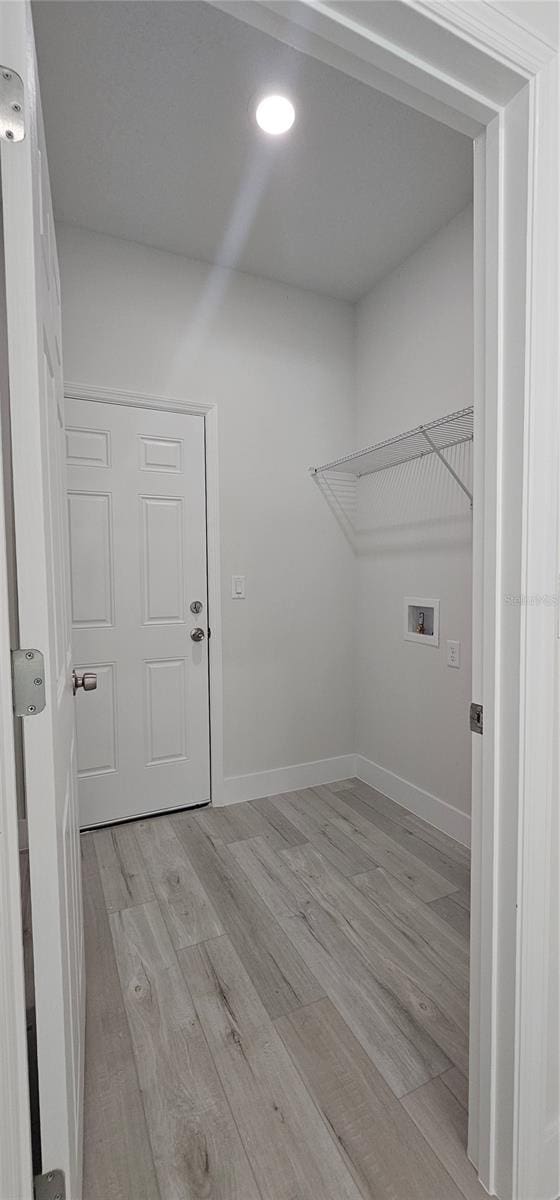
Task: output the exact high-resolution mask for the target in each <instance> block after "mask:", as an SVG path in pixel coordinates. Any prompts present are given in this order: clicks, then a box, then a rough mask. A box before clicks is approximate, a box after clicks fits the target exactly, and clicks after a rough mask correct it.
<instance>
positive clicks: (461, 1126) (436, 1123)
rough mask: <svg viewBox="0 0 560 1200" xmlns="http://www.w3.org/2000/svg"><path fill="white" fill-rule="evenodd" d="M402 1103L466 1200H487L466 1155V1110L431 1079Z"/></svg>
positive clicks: (438, 1081)
mask: <svg viewBox="0 0 560 1200" xmlns="http://www.w3.org/2000/svg"><path fill="white" fill-rule="evenodd" d="M401 1103H402V1104H403V1106H404V1108H405V1109H406V1111H407V1113H408V1114H409V1116H411V1117H412V1120H413V1121H415V1122H416V1124H417V1126H418V1128H419V1130H420V1132H421V1133H423V1135H424V1137H425V1138H426V1141H427V1142H428V1143H429V1145H430V1146H431V1147H432V1149H433V1150H434V1151H435V1153H436V1154H437V1156H438V1158H439V1159H440V1161H441V1162H442V1163H443V1165H444V1167H445V1168H446V1170H447V1171H448V1172H449V1174H450V1175H451V1178H452V1179H454V1180H455V1183H456V1184H457V1187H458V1188H459V1190H460V1192H461V1194H462V1195H463V1196H464V1197H465V1200H487V1196H488V1193H487V1192H485V1190H484V1188H483V1187H482V1186H481V1184H480V1183H479V1181H478V1179H477V1177H476V1172H475V1170H474V1167H473V1166H472V1165H471V1163H470V1162H469V1160H468V1158H467V1155H466V1145H467V1113H466V1111H465V1109H464V1108H463V1106H462V1104H460V1103H459V1101H458V1100H457V1099H456V1098H455V1096H453V1095H452V1093H451V1092H450V1090H449V1088H448V1087H446V1086H445V1083H443V1082H442V1080H441V1079H432V1080H431V1081H430V1083H426V1084H424V1086H423V1087H421V1088H419V1089H418V1091H416V1092H413V1093H412V1095H410V1096H404V1097H403V1099H402V1101H401Z"/></svg>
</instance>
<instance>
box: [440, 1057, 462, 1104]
mask: <svg viewBox="0 0 560 1200" xmlns="http://www.w3.org/2000/svg"><path fill="white" fill-rule="evenodd" d="M440 1079H441V1081H442V1083H444V1084H445V1086H446V1087H448V1088H449V1090H450V1092H453V1095H454V1096H455V1099H456V1100H458V1101H459V1104H461V1105H462V1107H463V1108H464V1109H465V1112H468V1109H469V1084H468V1080H467V1078H466V1076H465V1075H463V1073H462V1071H459V1070H457V1067H451V1070H449V1071H444V1073H443V1075H440Z"/></svg>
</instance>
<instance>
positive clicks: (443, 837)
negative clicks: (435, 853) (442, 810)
mask: <svg viewBox="0 0 560 1200" xmlns="http://www.w3.org/2000/svg"><path fill="white" fill-rule="evenodd" d="M353 790H354V792H356V793H357V794H358V795H359V796H361V797H362V799H364V800H366V801H367V803H368V804H371V805H372V806H373V808H375V809H376V810H377V811H378V812H380V813H383V814H384V816H386V817H390V819H391V820H392V821H395V822H396V823H397V824H398V825H400V826H401V827H402V828H403V829H408V830H409V832H410V833H412V834H414V836H415V837H416V838H418V840H419V841H424V842H428V844H429V845H431V846H435V847H436V849H439V850H441V851H442V852H443V853H444V854H445V855H446V856H447V857H448V858H452V859H454V860H455V862H458V863H462V864H463V866H465V867H470V861H471V855H470V850H469V848H468V846H462V845H461V843H460V842H456V841H455V840H454V839H453V838H450V837H448V835H447V834H446V833H442V832H441V830H439V829H436V828H435V826H434V825H429V824H428V822H427V821H423V820H422V818H421V817H417V816H416V813H413V812H410V810H409V809H408V808H403V806H402V804H396V803H395V801H394V800H389V797H388V796H384V795H383V794H382V793H381V792H377V791H376V790H375V788H372V787H370V786H369V784H367V783H363V782H362V780H361V779H356V780H354V788H353Z"/></svg>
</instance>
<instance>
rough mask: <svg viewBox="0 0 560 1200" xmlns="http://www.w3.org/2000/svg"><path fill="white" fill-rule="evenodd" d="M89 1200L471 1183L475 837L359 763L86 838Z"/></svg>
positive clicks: (442, 1199)
mask: <svg viewBox="0 0 560 1200" xmlns="http://www.w3.org/2000/svg"><path fill="white" fill-rule="evenodd" d="M82 845H83V860H84V872H83V875H84V905H85V923H86V966H87V981H88V992H87V994H88V1001H87V1029H86V1105H85V1200H129V1198H132V1197H134V1200H360V1198H362V1200H465V1198H466V1200H481V1198H482V1197H483V1196H485V1195H486V1193H485V1192H484V1191H483V1189H482V1188H481V1187H480V1185H479V1184H478V1182H477V1179H476V1176H475V1172H474V1170H473V1168H472V1167H471V1165H470V1163H469V1162H468V1160H467V1157H466V1153H465V1144H466V1130H467V1083H466V1072H467V1064H468V1048H467V1019H468V978H469V976H468V940H467V939H468V895H469V855H468V851H467V850H465V848H464V847H462V846H459V845H458V844H457V843H456V842H453V841H452V840H451V839H450V838H448V837H446V836H445V835H444V834H442V833H439V832H438V831H437V830H435V829H432V828H431V827H430V826H428V825H425V824H424V822H423V821H421V820H419V818H417V817H415V816H413V815H412V814H411V813H408V812H406V811H405V810H404V809H402V808H399V807H398V806H397V805H395V804H393V803H392V801H390V800H388V799H387V798H386V797H384V796H381V795H380V794H379V793H378V792H374V791H372V789H371V788H369V787H367V786H366V785H365V784H363V783H361V782H359V781H358V780H346V781H344V782H343V783H339V784H333V785H331V786H330V787H318V788H309V789H307V790H306V791H302V792H290V793H289V794H286V795H283V796H277V797H274V798H273V799H266V800H257V801H254V802H253V803H251V804H240V805H235V806H233V807H229V808H222V809H203V810H199V811H198V812H190V813H189V812H185V813H179V814H175V815H171V816H162V817H155V818H153V819H151V820H143V821H137V822H133V823H130V824H128V825H122V826H115V827H113V828H112V829H104V830H100V831H97V832H95V833H89V834H85V835H84V836H83V839H82Z"/></svg>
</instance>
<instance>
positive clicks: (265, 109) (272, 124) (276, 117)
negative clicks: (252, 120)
mask: <svg viewBox="0 0 560 1200" xmlns="http://www.w3.org/2000/svg"><path fill="white" fill-rule="evenodd" d="M255 117H256V121H257V125H258V126H259V127H260V129H263V130H264V132H265V133H271V134H273V135H274V136H277V135H278V134H279V133H287V132H288V129H291V128H292V125H293V123H294V121H295V119H296V110H295V108H294V106H293V104H292V102H291V100H288V97H287V96H264V97H263V99H262V100H260V101H259V103H258V104H257V109H256V112H255Z"/></svg>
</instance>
